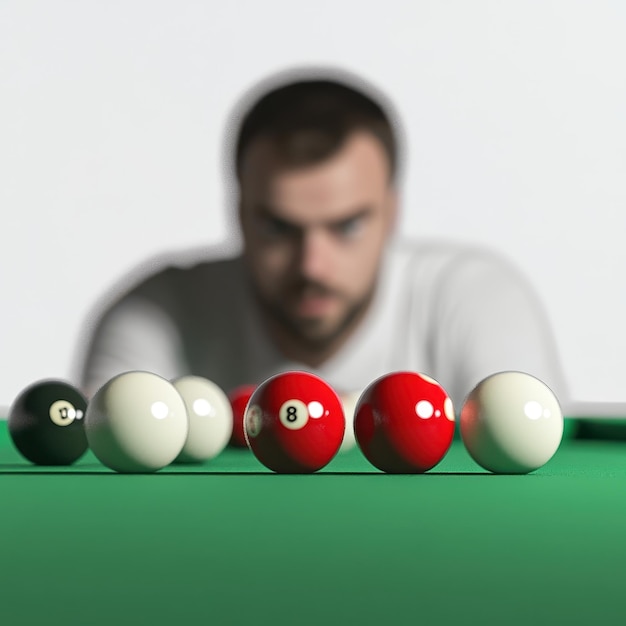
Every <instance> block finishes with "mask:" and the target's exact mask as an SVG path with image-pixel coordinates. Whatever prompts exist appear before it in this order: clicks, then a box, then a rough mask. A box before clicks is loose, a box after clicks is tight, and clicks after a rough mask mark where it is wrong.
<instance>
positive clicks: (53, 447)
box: [8, 380, 87, 465]
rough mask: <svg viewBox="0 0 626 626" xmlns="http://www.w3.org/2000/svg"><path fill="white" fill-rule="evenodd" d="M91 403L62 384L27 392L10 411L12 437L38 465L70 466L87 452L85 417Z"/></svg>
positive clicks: (52, 383)
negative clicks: (88, 404) (88, 403)
mask: <svg viewBox="0 0 626 626" xmlns="http://www.w3.org/2000/svg"><path fill="white" fill-rule="evenodd" d="M86 409H87V400H86V399H85V397H84V396H83V394H82V393H81V392H80V391H78V389H76V388H75V387H73V386H72V385H70V384H68V383H66V382H63V381H61V380H42V381H40V382H37V383H34V384H32V385H30V386H29V387H27V388H26V389H24V391H22V392H21V393H20V394H19V396H18V397H17V398H16V399H15V401H14V402H13V405H12V406H11V408H10V410H9V418H8V426H9V434H10V436H11V439H12V440H13V444H14V445H15V447H16V448H17V450H18V451H19V452H20V453H21V454H22V455H23V456H24V457H25V458H26V459H28V460H29V461H31V462H32V463H35V464H36V465H70V464H72V463H73V462H74V461H76V460H77V459H79V458H80V457H81V456H82V455H83V454H84V453H85V451H86V450H87V437H86V436H85V429H84V427H83V416H84V415H85V410H86Z"/></svg>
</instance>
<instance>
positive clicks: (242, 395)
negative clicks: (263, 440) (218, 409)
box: [228, 385, 256, 448]
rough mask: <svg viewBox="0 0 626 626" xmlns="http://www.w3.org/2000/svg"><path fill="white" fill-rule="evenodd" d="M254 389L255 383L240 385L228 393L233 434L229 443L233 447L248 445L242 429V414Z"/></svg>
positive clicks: (245, 446)
mask: <svg viewBox="0 0 626 626" xmlns="http://www.w3.org/2000/svg"><path fill="white" fill-rule="evenodd" d="M255 389H256V385H241V386H239V387H236V388H235V389H233V390H232V391H231V392H230V393H229V394H228V399H229V400H230V406H231V407H232V409H233V434H232V435H231V437H230V445H231V446H234V447H235V448H247V447H248V442H247V441H246V434H245V432H244V429H243V415H244V412H245V410H246V406H247V405H248V400H250V396H251V395H252V393H253V392H254V390H255Z"/></svg>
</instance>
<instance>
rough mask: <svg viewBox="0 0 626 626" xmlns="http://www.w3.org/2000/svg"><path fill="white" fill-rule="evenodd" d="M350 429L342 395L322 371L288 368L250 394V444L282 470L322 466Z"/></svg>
mask: <svg viewBox="0 0 626 626" xmlns="http://www.w3.org/2000/svg"><path fill="white" fill-rule="evenodd" d="M344 430H345V419H344V415H343V408H342V405H341V400H340V399H339V396H338V395H337V394H336V393H335V391H334V390H333V389H332V387H331V386H330V385H329V384H328V383H326V382H325V381H323V380H322V379H321V378H319V377H318V376H315V375H313V374H309V373H308V372H300V371H295V372H285V373H283V374H278V375H276V376H273V377H271V378H269V379H267V380H266V381H265V382H263V383H261V384H260V385H259V386H258V387H257V389H256V390H255V392H254V393H253V394H252V396H251V397H250V401H249V402H248V407H247V409H246V414H245V432H246V438H247V440H248V445H249V446H250V449H251V450H252V452H253V453H254V454H255V456H256V457H257V458H258V459H259V461H261V463H263V465H265V466H266V467H269V469H271V470H273V471H275V472H280V473H310V472H316V471H317V470H319V469H321V468H322V467H324V466H325V465H327V464H328V463H329V462H330V461H331V459H332V458H333V457H334V456H335V454H337V451H338V450H339V447H340V446H341V442H342V440H343V434H344Z"/></svg>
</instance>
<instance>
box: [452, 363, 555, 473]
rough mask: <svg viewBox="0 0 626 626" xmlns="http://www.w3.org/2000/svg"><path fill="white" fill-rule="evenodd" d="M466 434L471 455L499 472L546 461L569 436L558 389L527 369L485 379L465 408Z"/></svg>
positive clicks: (527, 468) (462, 420) (533, 466)
mask: <svg viewBox="0 0 626 626" xmlns="http://www.w3.org/2000/svg"><path fill="white" fill-rule="evenodd" d="M460 424H461V438H462V439H463V443H464V444H465V447H466V448H467V450H468V452H469V453H470V455H471V457H472V458H473V459H474V460H475V461H476V462H477V463H478V464H479V465H480V466H482V467H484V468H485V469H486V470H489V471H490V472H494V473H498V474H526V473H528V472H532V471H534V470H536V469H538V468H540V467H541V466H542V465H545V464H546V463H547V462H548V461H549V460H550V459H551V458H552V456H553V455H554V453H555V452H556V451H557V449H558V447H559V445H560V443H561V438H562V437H563V414H562V412H561V407H560V405H559V402H558V400H557V398H556V396H555V395H554V393H553V392H552V390H551V389H550V388H549V387H548V386H547V385H545V384H544V383H543V382H542V381H541V380H539V379H538V378H535V377H534V376H531V375H530V374H526V373H524V372H498V373H497V374H493V375H491V376H488V377H487V378H485V379H484V380H482V381H481V382H480V383H478V385H476V387H475V388H474V389H473V390H472V391H471V393H470V394H469V395H468V396H467V399H466V400H465V403H464V405H463V408H462V410H461V418H460Z"/></svg>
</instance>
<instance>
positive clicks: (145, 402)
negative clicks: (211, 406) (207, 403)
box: [85, 371, 189, 472]
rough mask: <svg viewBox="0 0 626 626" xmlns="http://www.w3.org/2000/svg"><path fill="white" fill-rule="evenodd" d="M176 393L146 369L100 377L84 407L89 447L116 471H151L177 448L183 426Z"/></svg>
mask: <svg viewBox="0 0 626 626" xmlns="http://www.w3.org/2000/svg"><path fill="white" fill-rule="evenodd" d="M188 428H189V426H188V419H187V411H186V409H185V403H184V402H183V399H182V397H181V395H180V394H179V393H178V391H177V390H176V388H175V387H174V385H172V383H170V382H169V381H167V380H165V379H164V378H161V377H160V376H157V375H156V374H152V373H149V372H138V371H136V372H126V373H124V374H120V375H119V376H116V377H115V378H112V379H111V380H109V381H108V382H107V383H105V384H104V385H103V386H102V387H101V388H100V389H99V390H98V391H97V392H96V393H95V395H94V396H93V398H92V399H91V400H90V402H89V404H88V405H87V411H86V412H85V433H86V435H87V441H88V443H89V447H90V448H91V450H92V451H93V453H94V454H95V455H96V457H97V458H98V459H99V460H100V461H101V462H102V463H103V464H104V465H106V466H107V467H110V468H111V469H114V470H115V471H117V472H154V471H156V470H159V469H161V468H163V467H165V466H166V465H169V464H170V463H171V462H172V461H174V459H175V458H176V457H177V456H178V455H179V454H180V451H181V450H182V448H183V445H184V444H185V440H186V438H187V431H188Z"/></svg>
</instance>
